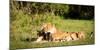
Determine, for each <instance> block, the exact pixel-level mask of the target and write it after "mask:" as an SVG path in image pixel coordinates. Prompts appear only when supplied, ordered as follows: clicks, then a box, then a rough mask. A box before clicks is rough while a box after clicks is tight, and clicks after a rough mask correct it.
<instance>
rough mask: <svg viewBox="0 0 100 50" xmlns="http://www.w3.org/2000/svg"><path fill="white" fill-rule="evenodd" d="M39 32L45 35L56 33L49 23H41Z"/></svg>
mask: <svg viewBox="0 0 100 50" xmlns="http://www.w3.org/2000/svg"><path fill="white" fill-rule="evenodd" d="M41 30H42V31H43V32H45V33H48V32H50V33H55V32H56V28H55V25H54V24H51V23H43V25H42V27H41Z"/></svg>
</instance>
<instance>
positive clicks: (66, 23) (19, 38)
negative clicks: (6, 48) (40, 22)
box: [10, 19, 94, 50]
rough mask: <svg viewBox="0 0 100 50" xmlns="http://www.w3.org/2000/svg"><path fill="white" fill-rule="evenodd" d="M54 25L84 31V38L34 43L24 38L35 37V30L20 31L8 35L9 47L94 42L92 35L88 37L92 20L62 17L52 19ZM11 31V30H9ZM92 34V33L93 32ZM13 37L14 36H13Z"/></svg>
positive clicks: (92, 29) (35, 46)
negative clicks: (31, 31)
mask: <svg viewBox="0 0 100 50" xmlns="http://www.w3.org/2000/svg"><path fill="white" fill-rule="evenodd" d="M52 23H54V24H55V25H56V27H57V28H58V29H59V30H62V31H68V32H77V31H79V32H80V31H85V34H86V39H84V40H78V41H70V42H56V43H55V42H46V43H34V40H33V41H30V40H29V39H27V40H24V39H26V38H36V37H37V36H36V34H37V33H36V31H34V34H32V33H21V34H18V33H16V34H12V33H11V35H10V38H11V39H10V49H12V50H14V49H19V48H20V49H22V48H41V47H58V46H74V45H87V44H94V36H93V37H92V38H90V34H91V32H94V21H93V20H72V19H63V20H58V21H53V22H52ZM11 31H12V30H11ZM93 34H94V33H93ZM14 37H15V38H14Z"/></svg>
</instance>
